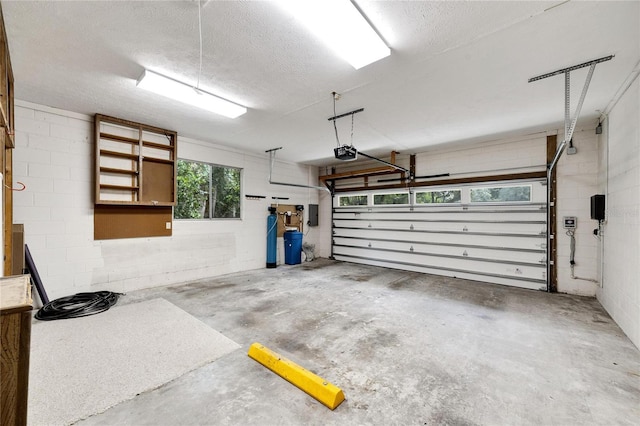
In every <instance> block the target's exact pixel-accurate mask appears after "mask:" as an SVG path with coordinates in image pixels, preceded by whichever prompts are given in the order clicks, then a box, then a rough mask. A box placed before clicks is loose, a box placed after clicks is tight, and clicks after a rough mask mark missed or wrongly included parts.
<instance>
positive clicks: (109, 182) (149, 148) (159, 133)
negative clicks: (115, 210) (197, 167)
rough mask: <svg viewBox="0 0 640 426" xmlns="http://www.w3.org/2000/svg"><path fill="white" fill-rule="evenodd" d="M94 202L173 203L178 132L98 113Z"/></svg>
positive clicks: (123, 203)
mask: <svg viewBox="0 0 640 426" xmlns="http://www.w3.org/2000/svg"><path fill="white" fill-rule="evenodd" d="M95 128H96V188H95V197H96V204H121V205H137V206H173V205H175V203H176V153H177V151H176V149H177V146H176V142H177V137H178V135H177V133H176V132H174V131H171V130H165V129H161V128H158V127H152V126H147V125H145V124H140V123H135V122H131V121H127V120H122V119H119V118H114V117H107V116H105V115H100V114H97V115H96V117H95Z"/></svg>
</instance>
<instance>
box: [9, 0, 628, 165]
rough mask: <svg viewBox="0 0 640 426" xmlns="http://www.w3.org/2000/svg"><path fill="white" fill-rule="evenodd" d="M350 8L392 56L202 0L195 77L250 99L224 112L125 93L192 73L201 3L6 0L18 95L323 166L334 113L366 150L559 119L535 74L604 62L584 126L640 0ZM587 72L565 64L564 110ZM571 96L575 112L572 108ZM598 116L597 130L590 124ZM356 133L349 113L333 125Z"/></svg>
mask: <svg viewBox="0 0 640 426" xmlns="http://www.w3.org/2000/svg"><path fill="white" fill-rule="evenodd" d="M356 3H357V4H358V6H359V7H360V8H361V10H362V11H363V12H364V14H365V15H366V16H367V18H368V19H369V20H370V21H371V22H372V23H373V25H374V26H375V27H376V29H377V30H378V32H379V33H380V34H381V35H382V37H383V38H384V39H385V41H386V42H387V44H388V45H389V46H390V47H391V52H392V53H391V56H389V57H387V58H385V59H383V60H381V61H378V62H376V63H373V64H371V65H368V66H366V67H364V68H361V69H360V70H354V69H353V68H352V67H351V66H350V65H349V64H347V63H346V62H344V61H343V60H341V59H339V58H337V57H336V56H334V55H333V54H332V52H331V51H330V50H329V49H328V48H326V47H325V46H324V45H323V44H322V43H321V42H320V41H319V40H317V39H316V38H314V36H312V35H311V34H309V33H308V32H307V31H306V30H305V29H304V28H301V27H300V26H299V25H298V24H297V23H296V21H294V20H293V19H292V18H291V17H290V16H289V15H288V14H287V13H286V12H285V11H283V10H281V9H280V8H279V7H278V6H277V5H276V4H274V3H271V2H268V1H207V2H206V3H205V2H204V1H203V5H204V7H203V9H202V35H203V50H204V53H203V66H202V76H201V81H200V87H201V88H202V89H204V90H207V91H209V92H212V93H215V94H217V95H219V96H221V97H225V98H227V99H230V100H232V101H234V102H237V103H240V104H242V105H244V106H246V107H248V108H249V111H248V112H247V114H245V115H243V116H241V117H239V118H237V119H234V120H232V119H227V118H223V117H219V116H216V115H213V114H211V113H208V112H205V111H202V110H198V109H196V108H193V107H188V106H184V105H181V104H178V103H175V102H172V101H170V100H168V99H165V98H163V97H161V96H158V95H155V94H153V93H149V92H146V91H143V90H140V89H137V88H136V87H135V82H136V80H137V78H138V77H139V76H140V74H141V73H142V71H143V69H144V68H148V69H150V70H153V71H156V72H159V73H162V74H165V75H168V76H172V77H174V78H176V79H179V80H182V81H185V82H189V83H191V84H194V85H195V83H196V80H197V75H198V63H199V44H198V3H197V2H196V1H176V2H165V1H162V2H160V1H155V2H149V1H145V2H134V1H111V2H89V1H76V2H67V1H60V2H58V1H56V2H53V1H49V2H31V1H29V2H26V1H6V0H5V1H2V9H3V13H4V20H5V24H6V29H7V37H8V40H9V46H10V51H11V60H12V63H13V70H14V75H15V94H16V98H17V99H21V100H25V101H30V102H34V103H38V104H43V105H47V106H52V107H57V108H62V109H66V110H70V111H74V112H79V113H85V114H95V113H102V114H107V115H112V116H116V117H120V118H124V119H128V120H133V121H139V122H142V123H145V124H150V125H156V126H160V127H164V128H168V129H172V130H176V131H178V133H179V134H180V135H183V136H188V137H191V138H196V139H200V140H204V141H210V142H213V143H216V144H222V145H228V146H232V147H236V148H238V149H242V150H245V151H251V152H264V151H265V150H267V149H270V148H276V147H280V146H281V147H283V149H282V150H281V151H279V152H278V158H280V159H287V160H291V161H295V162H301V163H307V164H316V165H326V164H330V163H333V162H334V159H333V148H334V147H335V146H336V141H335V136H334V132H333V127H332V125H331V123H330V122H329V121H327V118H329V117H331V116H333V99H332V96H331V92H333V91H336V92H338V93H340V94H342V98H341V99H340V100H339V101H338V102H337V103H336V112H337V113H338V114H340V113H343V112H348V111H352V110H354V109H357V108H364V111H363V112H362V113H359V114H356V115H355V129H354V134H353V143H354V145H355V146H356V147H357V148H358V149H359V150H361V151H363V152H366V153H369V154H373V155H382V153H388V152H389V151H390V150H397V151H399V152H401V153H403V154H409V153H413V152H419V151H422V150H424V149H425V148H428V147H429V146H434V145H440V144H445V143H464V142H471V141H481V140H489V139H495V138H497V137H500V136H507V135H513V134H522V133H530V132H537V131H545V130H548V129H553V128H561V127H562V121H563V119H564V78H563V77H562V76H557V77H553V78H549V79H545V80H541V81H537V82H534V83H528V82H527V80H528V79H529V78H530V77H533V76H536V75H539V74H543V73H546V72H550V71H555V70H557V69H560V68H564V67H568V66H571V65H575V64H579V63H582V62H585V61H588V60H592V59H597V58H600V57H603V56H608V55H615V58H614V59H613V60H611V61H608V62H604V63H601V64H599V65H598V66H597V67H596V70H595V74H594V76H593V79H592V82H591V86H590V89H589V92H588V95H587V98H586V101H585V104H584V107H583V113H582V115H581V120H580V121H579V122H578V125H581V124H582V125H583V126H584V125H586V124H590V122H591V123H595V119H596V117H597V116H598V111H602V110H604V109H605V108H606V107H607V105H608V104H609V102H611V100H612V99H613V98H614V96H615V94H616V92H617V91H618V90H619V88H620V87H621V86H622V85H623V83H624V81H625V79H626V78H627V77H628V76H629V75H630V74H631V73H632V71H633V70H634V67H637V66H638V63H639V62H640V2H638V1H628V2H609V1H599V2H576V1H571V2H561V1H532V2H525V1H512V2H502V1H499V2H484V1H477V2H452V1H371V0H357V1H356ZM586 74H587V68H583V69H581V70H579V71H575V72H573V73H572V74H571V79H572V93H573V95H572V101H573V106H575V104H576V103H577V99H578V98H579V93H580V91H581V90H582V86H583V81H584V78H585V77H586ZM573 106H572V108H573ZM594 126H595V124H594ZM338 130H339V135H340V138H341V142H343V143H350V142H351V136H350V133H351V120H350V118H343V119H340V120H338Z"/></svg>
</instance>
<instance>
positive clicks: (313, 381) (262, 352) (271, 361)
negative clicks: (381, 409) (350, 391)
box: [248, 343, 344, 410]
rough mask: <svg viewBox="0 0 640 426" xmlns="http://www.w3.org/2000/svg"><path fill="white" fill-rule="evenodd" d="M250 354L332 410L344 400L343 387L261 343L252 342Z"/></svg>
mask: <svg viewBox="0 0 640 426" xmlns="http://www.w3.org/2000/svg"><path fill="white" fill-rule="evenodd" d="M248 355H249V357H251V358H253V359H255V360H256V361H258V362H259V363H260V364H262V365H264V366H265V367H267V368H268V369H269V370H271V371H273V372H274V373H276V374H277V375H279V376H280V377H282V378H283V379H285V380H287V381H289V382H290V383H293V384H294V385H296V386H297V387H299V388H300V389H302V390H303V391H305V392H306V393H308V394H309V395H311V396H312V397H314V398H315V399H317V400H318V401H320V402H322V403H323V404H324V405H326V406H327V407H329V408H330V409H332V410H333V409H334V408H336V407H337V406H338V405H340V403H341V402H342V401H344V393H343V392H342V389H340V388H339V387H337V386H335V385H333V384H331V383H329V382H328V381H326V380H324V379H323V378H322V377H320V376H317V375H315V374H313V373H312V372H310V371H307V370H305V369H304V368H302V367H300V366H299V365H298V364H296V363H295V362H293V361H290V360H288V359H286V358H284V357H282V356H280V355H279V354H277V353H275V352H273V351H272V350H270V349H268V348H266V347H265V346H263V345H261V344H260V343H254V344H252V345H251V347H249V353H248Z"/></svg>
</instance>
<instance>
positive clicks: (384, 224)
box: [334, 219, 546, 235]
mask: <svg viewBox="0 0 640 426" xmlns="http://www.w3.org/2000/svg"><path fill="white" fill-rule="evenodd" d="M334 225H335V227H338V228H358V229H392V230H409V231H412V230H414V231H447V232H469V233H473V232H485V233H506V234H531V235H536V234H541V233H544V232H545V231H546V226H545V225H544V224H539V223H527V222H516V221H512V222H500V223H477V222H459V223H458V222H456V223H451V222H420V221H414V222H398V221H391V220H389V221H380V220H345V219H334Z"/></svg>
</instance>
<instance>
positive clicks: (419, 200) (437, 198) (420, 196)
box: [416, 189, 462, 204]
mask: <svg viewBox="0 0 640 426" xmlns="http://www.w3.org/2000/svg"><path fill="white" fill-rule="evenodd" d="M461 198H462V191H461V190H459V189H453V190H449V191H424V192H416V204H451V203H459V202H460V200H461Z"/></svg>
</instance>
